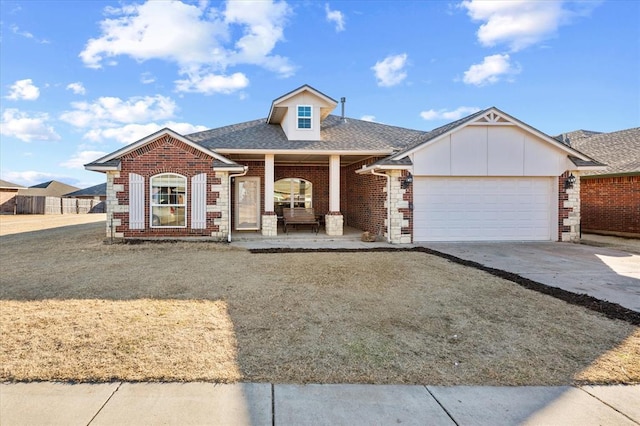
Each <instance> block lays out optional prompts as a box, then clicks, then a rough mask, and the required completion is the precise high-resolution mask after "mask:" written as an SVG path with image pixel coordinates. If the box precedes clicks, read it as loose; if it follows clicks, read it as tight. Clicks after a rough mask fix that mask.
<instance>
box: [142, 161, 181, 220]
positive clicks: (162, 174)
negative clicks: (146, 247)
mask: <svg viewBox="0 0 640 426" xmlns="http://www.w3.org/2000/svg"><path fill="white" fill-rule="evenodd" d="M161 176H177V177H179V178H182V179H183V180H184V202H183V203H175V204H171V203H167V204H156V203H154V201H153V181H154V179H156V178H158V177H161ZM188 180H189V179H187V177H186V176H183V175H181V174H178V173H173V172H168V173H158V174H157V175H153V176H151V177H150V178H149V227H150V228H153V229H171V228H181V229H184V228H186V227H187V219H188V217H187V211H188V210H187V207H188V206H187V191H188V188H187V185H188ZM172 206H173V207H176V208H182V209H184V225H171V226H166V225H154V224H153V208H154V207H172Z"/></svg>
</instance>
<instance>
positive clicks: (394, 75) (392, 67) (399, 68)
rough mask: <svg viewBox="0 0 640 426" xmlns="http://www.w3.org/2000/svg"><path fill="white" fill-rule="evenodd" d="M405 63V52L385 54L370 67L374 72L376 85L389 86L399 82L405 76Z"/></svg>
mask: <svg viewBox="0 0 640 426" xmlns="http://www.w3.org/2000/svg"><path fill="white" fill-rule="evenodd" d="M406 64H407V54H406V53H403V54H401V55H395V56H387V57H386V58H384V59H383V60H382V61H378V62H376V64H375V65H374V66H373V67H371V69H372V70H373V71H374V72H375V75H376V79H377V80H378V86H382V87H390V86H395V85H397V84H400V83H401V82H402V80H404V79H405V78H406V77H407V73H406V72H405V70H404V67H405V65H406Z"/></svg>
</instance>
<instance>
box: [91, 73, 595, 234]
mask: <svg viewBox="0 0 640 426" xmlns="http://www.w3.org/2000/svg"><path fill="white" fill-rule="evenodd" d="M342 101H343V102H344V98H343V99H342ZM337 105H338V101H336V100H334V99H333V98H331V97H329V96H327V95H325V94H323V93H322V92H320V91H318V90H316V89H314V88H312V87H310V86H308V85H304V86H302V87H299V88H297V89H295V90H293V91H291V92H289V93H287V94H285V95H283V96H280V97H279V98H277V99H275V100H274V101H273V102H272V103H271V108H270V110H269V114H268V116H267V118H265V119H259V120H254V121H248V122H244V123H238V124H233V125H229V126H225V127H220V128H216V129H211V130H207V131H203V132H198V133H194V134H190V135H180V134H178V133H176V132H174V131H172V130H170V129H163V130H160V131H159V132H156V133H154V134H152V135H149V136H147V137H145V138H144V139H141V140H139V141H137V142H134V143H132V144H130V145H128V146H126V147H124V148H122V149H120V150H118V151H115V152H113V153H111V154H109V155H106V156H105V157H102V158H100V159H98V160H96V161H94V162H92V163H90V164H87V165H86V166H85V168H86V169H88V170H94V171H98V172H103V173H106V175H107V235H112V236H114V237H118V238H154V237H157V238H167V237H208V238H212V239H218V240H229V241H230V240H231V235H232V233H233V234H236V233H242V232H260V233H261V234H262V235H263V236H264V237H265V238H268V237H273V236H276V235H277V234H278V216H280V214H281V211H282V208H284V207H312V208H313V209H314V210H315V212H316V213H317V214H319V215H321V216H322V217H323V219H324V220H323V221H324V224H325V232H326V233H327V234H328V235H341V234H342V232H343V228H344V226H351V227H355V228H358V229H361V230H363V231H369V232H372V233H374V234H376V235H382V236H384V238H386V240H387V241H389V242H391V243H411V242H418V241H458V240H465V241H468V240H543V241H557V240H562V241H570V240H575V239H577V238H578V236H579V222H580V217H579V211H580V192H579V188H580V184H579V173H580V171H584V170H592V169H598V168H599V167H600V164H599V163H597V162H595V161H593V160H592V159H591V158H589V157H588V156H586V155H584V154H582V153H581V152H579V151H577V150H575V149H573V148H571V147H569V146H567V145H565V144H563V143H561V142H559V141H558V140H556V139H554V138H552V137H550V136H548V135H546V134H544V133H542V132H540V131H538V130H536V129H534V128H532V127H530V126H528V125H526V124H525V123H523V122H521V121H519V120H517V119H515V118H513V117H511V116H509V115H508V114H506V113H504V112H502V111H500V110H498V109H497V108H488V109H486V110H483V111H479V112H477V113H475V114H472V115H470V116H468V117H465V118H463V119H461V120H458V121H455V122H453V123H450V124H448V125H446V126H442V127H439V128H437V129H435V130H433V131H431V132H424V131H419V130H411V129H405V128H400V127H395V126H389V125H384V124H380V123H373V122H368V121H362V120H357V119H352V118H347V117H344V104H343V114H342V116H336V115H331V112H332V111H333V110H334V109H335V108H336V106H337ZM569 176H575V177H577V179H576V182H575V183H574V184H573V185H569V186H567V185H565V181H567V178H568V177H569Z"/></svg>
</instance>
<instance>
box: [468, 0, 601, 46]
mask: <svg viewBox="0 0 640 426" xmlns="http://www.w3.org/2000/svg"><path fill="white" fill-rule="evenodd" d="M599 3H600V2H598V1H591V2H584V1H565V2H563V1H539V0H520V1H483V0H465V1H463V2H462V3H460V7H462V8H464V9H466V10H467V14H468V15H469V16H470V17H471V19H473V20H474V21H481V22H484V23H483V24H482V25H481V26H480V28H479V29H478V33H477V35H478V41H480V43H481V44H482V45H483V46H487V47H492V46H495V45H499V44H504V45H507V46H509V49H511V51H513V52H516V51H519V50H522V49H524V48H526V47H529V46H531V45H534V44H536V43H539V42H540V41H542V40H546V39H548V38H550V37H552V36H554V35H555V33H556V32H557V30H558V28H559V27H560V26H561V25H565V24H568V23H569V22H570V21H571V19H572V18H574V17H576V16H585V15H588V14H589V13H590V12H591V10H593V8H594V7H596V6H597V5H598V4H599Z"/></svg>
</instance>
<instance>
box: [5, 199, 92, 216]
mask: <svg viewBox="0 0 640 426" xmlns="http://www.w3.org/2000/svg"><path fill="white" fill-rule="evenodd" d="M101 203H103V202H102V201H100V200H87V199H83V198H61V197H45V196H40V195H16V214H85V213H102V212H104V208H101V207H102V206H104V204H101Z"/></svg>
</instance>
